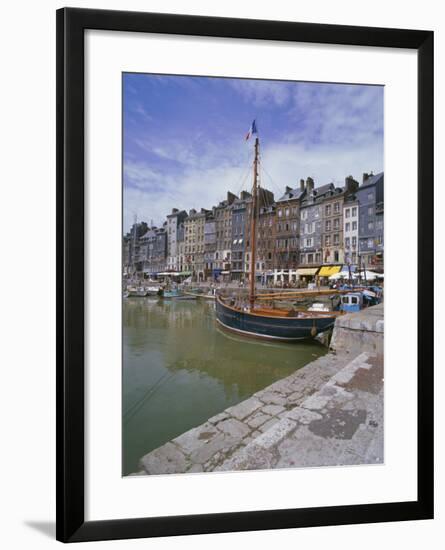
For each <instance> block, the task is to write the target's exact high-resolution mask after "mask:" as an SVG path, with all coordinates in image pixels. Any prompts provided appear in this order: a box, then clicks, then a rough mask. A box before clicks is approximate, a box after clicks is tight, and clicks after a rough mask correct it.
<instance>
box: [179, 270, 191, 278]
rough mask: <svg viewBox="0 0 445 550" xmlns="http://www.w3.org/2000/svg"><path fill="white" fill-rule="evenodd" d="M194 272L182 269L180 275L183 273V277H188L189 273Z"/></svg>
mask: <svg viewBox="0 0 445 550" xmlns="http://www.w3.org/2000/svg"><path fill="white" fill-rule="evenodd" d="M191 274H192V272H191V271H180V272H179V273H178V275H181V277H188V276H189V275H191Z"/></svg>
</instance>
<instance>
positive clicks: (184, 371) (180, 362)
mask: <svg viewBox="0 0 445 550" xmlns="http://www.w3.org/2000/svg"><path fill="white" fill-rule="evenodd" d="M326 351H327V350H326V348H324V347H323V346H321V345H320V344H318V343H316V342H306V343H297V344H295V343H294V344H285V343H283V344H281V343H268V342H265V343H263V342H260V341H258V340H250V339H247V338H243V337H238V336H232V335H230V334H227V333H226V332H223V331H221V330H220V329H219V328H217V327H216V323H215V311H214V305H213V303H208V302H204V301H177V300H176V301H175V300H170V301H167V300H164V301H163V300H158V299H156V298H129V299H125V300H124V305H123V395H122V397H123V402H122V415H123V419H122V426H123V434H122V440H123V452H122V456H123V468H122V469H123V474H124V475H127V474H128V473H131V472H135V471H137V469H138V468H137V464H138V461H139V459H140V458H141V457H142V456H143V455H144V454H146V453H148V452H149V451H151V450H153V449H156V448H157V447H159V446H160V445H162V444H164V443H166V442H167V441H169V440H170V439H173V438H174V437H176V436H178V435H179V434H181V433H183V432H185V431H187V430H189V429H190V428H192V427H194V426H197V425H199V424H202V423H203V422H205V421H206V420H207V419H208V418H210V417H211V416H213V415H215V414H217V413H219V412H221V411H223V410H224V409H226V408H227V407H229V406H231V405H234V404H236V403H239V402H240V401H242V400H244V399H246V398H247V397H249V396H251V395H252V394H253V393H255V392H257V391H258V390H260V389H262V388H264V387H266V386H268V385H269V384H272V382H275V381H276V380H279V379H280V378H283V377H285V376H288V375H289V374H290V373H292V372H294V371H295V370H296V369H298V368H300V367H302V366H304V365H305V364H307V363H309V362H310V361H313V360H314V359H315V358H316V357H320V356H321V355H324V354H325V353H326Z"/></svg>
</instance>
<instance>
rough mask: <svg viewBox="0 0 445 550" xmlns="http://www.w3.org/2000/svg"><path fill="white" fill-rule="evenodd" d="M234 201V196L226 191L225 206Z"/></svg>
mask: <svg viewBox="0 0 445 550" xmlns="http://www.w3.org/2000/svg"><path fill="white" fill-rule="evenodd" d="M235 199H236V195H234V194H233V193H231V192H230V191H227V204H232V202H233V201H234V200H235Z"/></svg>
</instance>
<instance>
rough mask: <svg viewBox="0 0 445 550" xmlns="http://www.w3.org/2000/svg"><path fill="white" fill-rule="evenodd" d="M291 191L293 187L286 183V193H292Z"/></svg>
mask: <svg viewBox="0 0 445 550" xmlns="http://www.w3.org/2000/svg"><path fill="white" fill-rule="evenodd" d="M291 191H292V187H289V186H288V185H286V190H285V193H290V192H291Z"/></svg>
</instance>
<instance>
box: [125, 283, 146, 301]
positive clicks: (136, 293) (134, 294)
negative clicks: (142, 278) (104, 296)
mask: <svg viewBox="0 0 445 550" xmlns="http://www.w3.org/2000/svg"><path fill="white" fill-rule="evenodd" d="M127 293H128V296H127V297H129V298H145V297H146V296H148V293H147V291H146V290H145V288H144V287H142V286H140V287H137V288H135V287H129V288H128V289H127Z"/></svg>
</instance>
